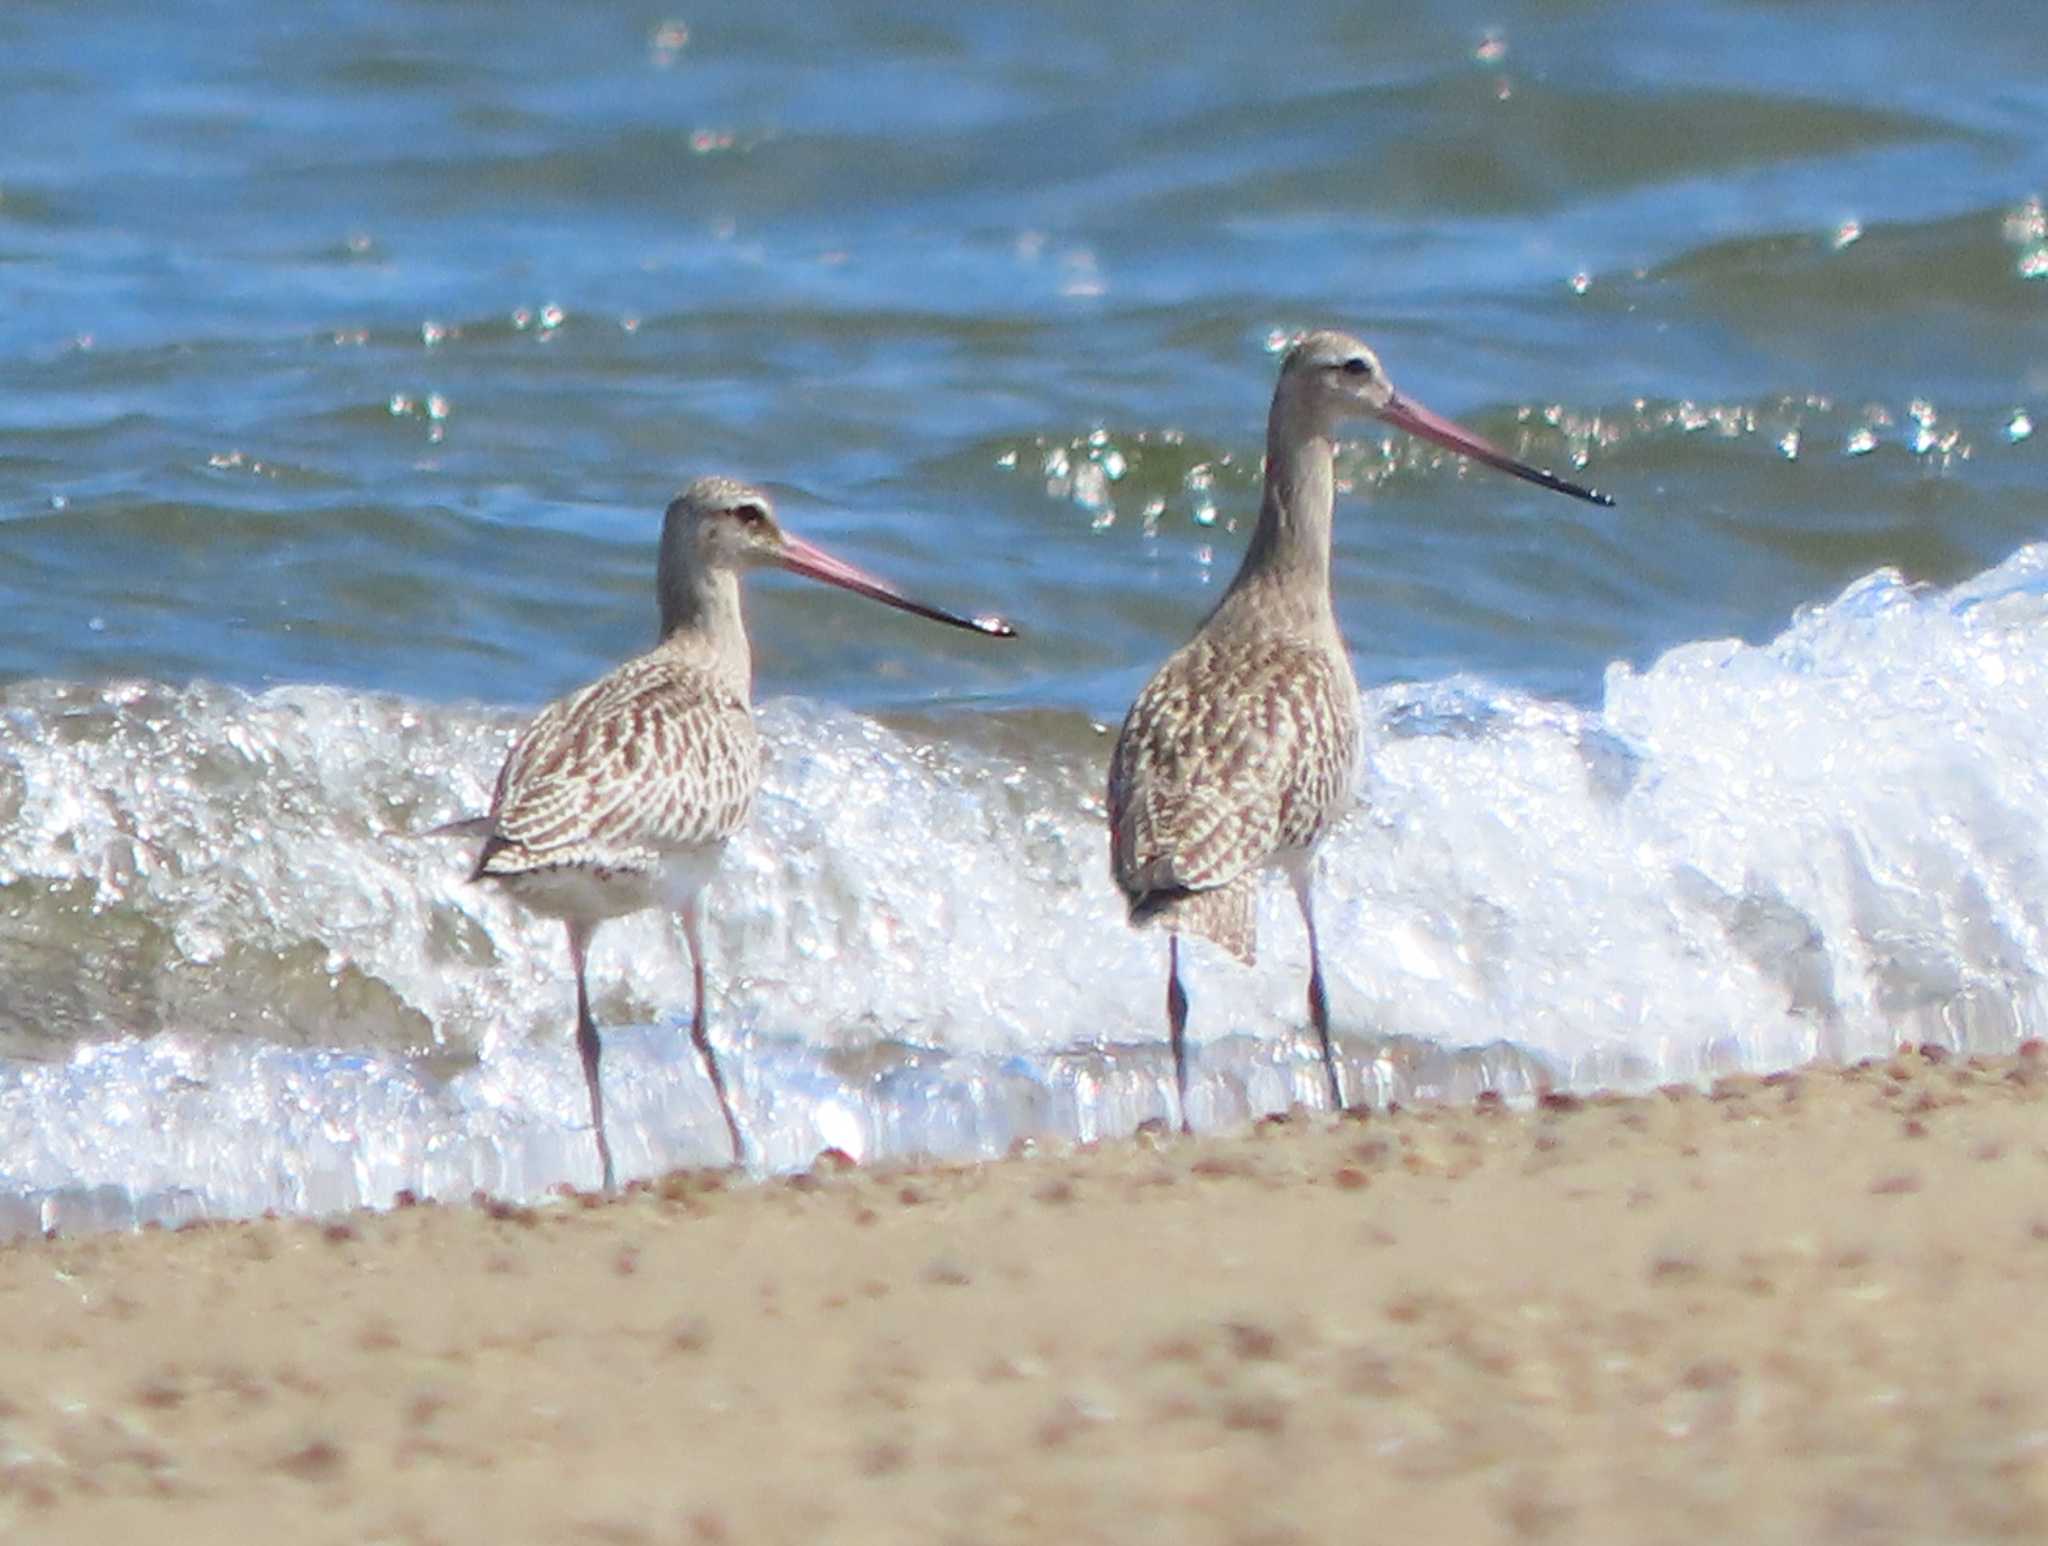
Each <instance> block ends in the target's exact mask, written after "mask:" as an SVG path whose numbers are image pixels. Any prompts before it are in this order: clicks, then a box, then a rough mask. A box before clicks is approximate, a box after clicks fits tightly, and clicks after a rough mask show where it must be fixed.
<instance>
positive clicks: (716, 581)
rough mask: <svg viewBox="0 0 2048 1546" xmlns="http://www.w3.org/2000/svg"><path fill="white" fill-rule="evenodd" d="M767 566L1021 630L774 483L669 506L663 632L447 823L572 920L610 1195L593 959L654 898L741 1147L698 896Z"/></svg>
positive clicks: (731, 766) (757, 760)
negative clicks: (933, 601) (679, 935)
mask: <svg viewBox="0 0 2048 1546" xmlns="http://www.w3.org/2000/svg"><path fill="white" fill-rule="evenodd" d="M769 566H778V567H780V568H783V569H788V570H791V571H793V572H794V573H797V574H801V575H808V576H809V577H811V578H812V579H816V580H823V581H825V582H826V583H828V584H831V585H838V586H842V587H844V588H845V589H847V590H850V591H854V592H856V593H858V594H860V595H862V596H867V597H871V598H872V599H874V600H876V601H881V602H886V603H887V604H888V605H890V606H892V607H900V608H902V609H903V610H904V611H906V612H914V613H916V614H917V615H918V616H920V617H928V618H932V619H934V620H935V621H938V622H942V623H950V624H952V625H953V626H955V627H959V628H968V629H973V630H975V631H976V632H979V633H985V634H992V635H995V636H997V637H1000V638H1008V637H1011V636H1013V635H1014V632H1015V630H1014V629H1012V628H1011V627H1010V625H1009V624H1008V623H1006V622H1004V621H1002V620H1001V619H1000V618H992V617H983V618H966V617H960V616H957V615H956V614H954V613H951V612H946V611H942V610H940V609H939V608H937V607H932V606H927V605H925V604H924V603H923V602H919V601H913V600H911V599H910V598H909V597H907V596H905V595H903V594H902V592H900V591H898V590H896V589H895V588H894V587H893V586H891V585H888V584H886V583H884V582H883V581H881V580H878V579H876V578H874V577H873V576H872V575H868V574H865V573H863V572H862V571H861V570H859V569H856V568H854V567H853V566H852V565H851V564H848V563H845V562H844V561H842V560H840V559H837V558H834V557H832V556H831V555H829V554H827V553H824V552H821V551H820V550H819V549H817V548H815V547H813V546H812V545H811V544H810V543H808V542H805V541H803V540H802V539H801V538H799V537H797V536H795V535H794V534H792V533H791V532H789V531H788V530H786V529H785V528H784V527H783V526H782V525H781V524H780V522H778V521H777V519H776V516H775V507H774V505H773V504H772V503H771V502H770V500H769V498H768V496H767V495H766V494H764V493H762V492H761V491H760V490H759V489H755V488H750V487H748V486H747V485H746V484H744V483H738V482H735V481H734V480H732V479H731V478H699V479H697V480H696V481H695V482H694V483H692V484H691V485H690V486H689V487H688V488H686V489H684V490H683V492H682V493H681V494H679V495H678V496H677V497H676V499H675V500H674V502H673V503H671V504H670V505H669V507H668V512H667V514H666V516H665V517H664V518H663V520H662V526H661V550H660V558H659V564H658V569H657V575H656V592H657V595H658V597H659V600H660V604H661V637H660V641H659V642H658V643H657V644H656V645H655V646H654V648H653V649H651V650H649V651H648V652H647V653H646V654H644V655H640V656H637V657H635V658H634V659H632V660H629V661H627V662H626V663H625V664H624V665H622V666H620V667H618V668H617V669H616V670H614V671H612V672H611V673H610V674H608V675H606V676H604V677H602V678H600V679H599V680H598V681H596V682H593V683H592V684H591V685H590V686H588V687H586V688H584V689H583V690H582V691H581V692H577V693H573V694H571V695H570V696H569V697H566V698H562V699H559V700H557V701H556V702H554V703H551V704H549V705H548V706H547V707H546V708H544V709H542V710H541V711H540V713H539V714H538V715H536V716H535V717H534V719H533V722H532V723H531V724H529V725H528V726H527V727H526V729H525V730H524V731H523V732H522V733H521V734H520V736H519V738H518V740H517V741H515V742H514V743H513V746H512V750H511V752H510V753H509V754H508V755H507V756H506V758H505V764H504V766H503V767H502V768H501V769H500V770H499V773H498V783H497V790H496V792H495V793H494V794H493V795H492V797H491V810H490V814H489V815H488V816H482V817H476V818H472V819H470V820H466V821H458V822H452V823H450V824H449V825H448V826H445V827H442V828H439V829H438V830H439V831H442V832H450V833H462V834H466V835H471V836H478V837H481V838H482V839H483V847H482V849H481V850H480V851H479V852H478V854H477V857H476V864H475V866H474V868H473V869H472V870H471V871H470V879H472V880H488V881H492V882H495V883H496V884H498V885H500V886H502V887H504V888H505V890H506V891H508V892H509V893H510V894H511V895H512V896H513V897H515V898H516V899H517V900H519V901H520V902H522V903H524V904H525V905H526V906H527V907H529V908H531V909H532V910H533V911H535V912H537V913H540V914H542V915H544V916H546V917H550V918H559V919H561V920H562V922H563V923H564V924H565V925H566V926H567V928H568V932H569V963H570V965H571V966H572V967H574V969H575V972H576V1047H577V1050H578V1051H579V1052H580V1053H581V1054H582V1058H583V1078H584V1082H585V1084H586V1085H588V1087H589V1091H590V1121H591V1126H592V1128H593V1129H594V1130H595V1133H596V1137H597V1157H598V1163H599V1166H600V1168H601V1169H602V1171H603V1175H604V1185H605V1189H606V1190H607V1191H610V1190H611V1189H612V1186H613V1170H612V1152H611V1144H610V1142H609V1140H608V1139H607V1138H606V1137H605V1129H604V1094H603V1090H602V1087H601V1086H600V1084H599V1082H598V1059H599V1052H600V1048H599V1043H598V1035H597V1025H596V1022H595V1021H594V1020H593V1019H592V1018H591V1014H590V996H589V992H588V990H587V988H586V987H585V984H584V958H585V955H586V953H587V952H588V950H589V948H590V939H591V935H592V934H593V933H594V932H595V931H596V929H597V926H598V925H599V924H600V923H602V922H604V921H605V920H606V919H607V918H617V917H622V916H624V915H625V914H627V913H635V912H639V911H641V910H642V909H643V908H648V907H662V908H666V909H669V910H671V911H674V912H677V913H679V914H680V915H681V917H682V923H683V938H684V939H685V940H686V941H687V942H688V944H689V947H690V969H691V974H692V976H693V978H694V980H695V1005H696V1007H695V1011H694V1013H693V1014H692V1016H691V1020H690V1036H691V1039H692V1040H693V1041H694V1042H695V1043H696V1047H697V1053H698V1055H699V1056H700V1057H701V1058H702V1059H703V1060H704V1070H705V1072H706V1074H708V1075H709V1077H710V1079H711V1086H712V1089H713V1090H714V1091H715V1092H716V1093H717V1096H718V1104H719V1109H720V1110H721V1111H722V1112H723V1113H724V1115H725V1125H726V1131H727V1133H728V1135H729V1136H730V1138H731V1139H732V1157H733V1163H734V1164H739V1163H741V1162H742V1160H743V1158H744V1146H743V1144H742V1140H741V1137H740V1125H739V1122H738V1120H737V1119H736V1118H735V1117H734V1115H733V1109H732V1101H731V1100H730V1098H729V1097H728V1096H727V1093H726V1088H725V1080H724V1077H723V1076H722V1075H721V1074H720V1072H719V1068H718V1057H717V1054H716V1053H715V1052H714V1051H713V1050H712V1046H711V1038H710V1035H709V1033H708V1032H707V1030H706V1027H705V1010H704V949H703V943H702V939H701V931H700V920H701V902H700V899H699V892H700V891H701V890H702V889H703V887H704V884H705V882H706V881H707V880H709V879H710V878H711V873H712V871H713V870H714V869H715V868H716V867H717V864H718V858H719V855H720V854H721V853H722V852H723V851H724V849H725V845H726V843H727V841H728V840H730V839H731V837H732V835H733V833H734V832H736V831H737V830H738V829H739V827H740V824H741V823H742V822H743V821H745V820H746V816H747V809H748V807H749V806H750V805H751V804H752V803H753V799H754V791H755V790H756V789H757V788H758V787H759V785H760V782H761V741H760V735H759V732H758V731H756V730H755V728H754V716H753V711H752V708H751V705H750V699H751V695H752V678H753V665H752V656H751V652H750V651H749V649H748V645H747V630H746V624H745V621H744V619H743V618H742V616H741V611H740V577H741V576H742V575H743V574H745V573H746V572H747V571H748V570H751V569H759V568H763V567H769Z"/></svg>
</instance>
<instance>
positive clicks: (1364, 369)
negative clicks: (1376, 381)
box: [1344, 354, 1372, 376]
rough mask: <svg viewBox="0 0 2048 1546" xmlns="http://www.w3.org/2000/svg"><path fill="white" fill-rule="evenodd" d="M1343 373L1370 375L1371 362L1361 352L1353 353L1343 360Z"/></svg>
mask: <svg viewBox="0 0 2048 1546" xmlns="http://www.w3.org/2000/svg"><path fill="white" fill-rule="evenodd" d="M1344 374H1345V375H1347V376H1370V375H1371V374H1372V362H1371V361H1369V360H1367V359H1366V358H1365V356H1364V355H1362V354H1354V355H1352V356H1351V358H1350V359H1348V360H1346V361H1345V362H1344Z"/></svg>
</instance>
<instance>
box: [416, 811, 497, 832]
mask: <svg viewBox="0 0 2048 1546" xmlns="http://www.w3.org/2000/svg"><path fill="white" fill-rule="evenodd" d="M412 835H413V836H414V837H489V836H490V835H491V818H490V817H488V816H464V817H461V818H460V819H458V820H455V821H444V822H442V823H441V825H440V826H438V827H429V828H427V829H426V831H424V832H415V833H413V834H412Z"/></svg>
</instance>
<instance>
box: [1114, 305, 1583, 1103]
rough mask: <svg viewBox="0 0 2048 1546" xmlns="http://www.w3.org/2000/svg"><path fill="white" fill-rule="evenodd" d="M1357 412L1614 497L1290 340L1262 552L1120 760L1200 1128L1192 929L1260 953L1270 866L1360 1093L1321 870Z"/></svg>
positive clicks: (1504, 465)
mask: <svg viewBox="0 0 2048 1546" xmlns="http://www.w3.org/2000/svg"><path fill="white" fill-rule="evenodd" d="M1356 418H1373V419H1378V420H1380V421H1381V422H1382V423H1385V424H1390V425H1393V426H1394V427H1395V428H1397V429H1402V430H1406V431H1407V432H1408V433H1409V434H1411V435H1419V436H1421V437H1422V438H1423V439H1425V440H1431V441H1434V442H1436V443H1437V444H1438V445H1440V446H1444V447H1445V448H1447V449H1449V450H1452V451H1456V452H1458V453H1459V454H1460V455H1463V456H1468V457H1470V458H1471V459H1472V460H1474V461H1476V462H1481V463H1484V464H1485V465H1486V466H1488V467H1493V468H1497V469H1499V470H1500V471H1502V472H1506V473H1512V474H1513V475H1514V476H1516V477H1518V478H1526V479H1528V480H1529V481H1530V482H1531V483H1535V484H1539V485H1541V486H1542V487H1544V488H1547V489H1554V490H1555V491H1557V492H1558V493H1560V494H1571V495H1574V496H1576V497H1577V498H1580V499H1586V500H1591V501H1593V502H1594V503H1596V504H1612V503H1613V501H1612V500H1610V499H1609V498H1608V497H1607V496H1606V495H1604V494H1599V493H1595V492H1594V491H1593V490H1592V489H1589V488H1584V487H1581V486H1580V485H1579V484H1576V483H1572V482H1569V481H1568V480H1566V479H1564V478H1560V477H1557V476H1555V475H1554V474H1552V473H1548V472H1543V471H1540V470H1538V469H1537V468H1534V467H1530V466H1528V465H1527V464H1525V463H1523V462H1519V461H1517V460H1515V459H1514V458H1513V457H1511V456H1509V455H1508V454H1507V453H1506V452H1504V451H1501V450H1499V449H1498V448H1497V447H1495V446H1492V445H1490V444H1488V443H1487V442H1486V441H1484V440H1482V439H1480V438H1479V437H1478V436H1477V435H1475V434H1473V433H1472V432H1471V431H1469V430H1465V429H1460V428H1459V427H1458V426H1457V425H1455V424H1452V423H1451V422H1449V421H1448V420H1446V419H1442V418H1439V417H1438V416H1437V415H1436V414H1434V413H1431V412H1430V411H1429V410H1428V409H1426V408H1423V407H1422V406H1421V405H1420V404H1418V403H1415V402H1413V401H1411V400H1410V399H1408V398H1405V397H1403V396H1402V395H1401V394H1400V393H1399V392H1397V391H1396V390H1395V389H1394V386H1393V383H1391V382H1390V381H1388V380H1387V376H1386V372H1385V371H1384V370H1383V369H1381V367H1380V362H1379V359H1378V357H1377V356H1375V355H1374V354H1373V352H1372V350H1370V349H1368V348H1367V347H1366V346H1365V345H1364V344H1363V343H1361V342H1359V341H1358V340H1357V339H1356V338H1352V337H1350V336H1348V335H1347V334H1344V333H1338V332H1316V333H1310V334H1308V335H1307V336H1306V337H1304V338H1303V339H1301V340H1300V341H1299V342H1298V343H1296V344H1295V345H1294V347H1293V348H1292V349H1290V350H1289V351H1288V353H1287V356H1286V358H1285V359H1284V360H1283V361H1282V362H1281V365H1280V379H1279V381H1278V383H1277V384H1276V385H1275V386H1274V388H1273V407H1272V411H1271V413H1270V415H1269V416H1268V418H1267V420H1266V485H1265V493H1264V497H1263V499H1262V501H1261V503H1260V506H1259V520H1258V525H1257V527H1256V528H1254V530H1253V532H1252V537H1251V542H1250V545H1249V546H1248V547H1247V548H1246V550H1245V555H1244V562H1243V564H1242V565H1241V566H1240V567H1239V568H1238V571H1237V578H1236V579H1234V580H1232V581H1231V582H1230V588H1229V589H1228V590H1227V591H1225V592H1224V594H1223V599H1222V600H1221V601H1219V602H1218V603H1217V605H1216V609H1215V610H1214V611H1213V612H1211V613H1210V614H1209V617H1208V620H1207V621H1206V622H1204V623H1203V624H1202V626H1201V628H1200V629H1199V630H1198V631H1197V632H1196V634H1195V636H1194V638H1192V639H1191V640H1189V641H1188V643H1187V644H1185V645H1183V646H1182V647H1181V648H1180V649H1179V650H1178V651H1176V652H1175V653H1174V654H1173V655H1171V656H1169V657H1168V658H1167V661H1166V664H1165V665H1163V666H1161V667H1160V668H1159V671H1158V674H1157V675H1155V676H1154V677H1153V678H1152V680H1151V682H1149V683H1148V684H1147V685H1146V687H1145V690H1144V691H1143V692H1142V693H1140V694H1139V695H1138V701H1137V702H1136V703H1134V704H1133V705H1132V706H1131V712H1130V714H1129V715H1128V716H1126V718H1125V720H1124V725H1123V730H1122V732H1121V734H1119V735H1118V737H1117V743H1116V752H1115V754H1114V755H1113V757H1112V758H1111V760H1110V768H1109V832H1110V863H1111V867H1112V869H1113V870H1114V871H1115V874H1116V881H1117V885H1118V886H1120V887H1121V888H1122V890H1123V893H1124V896H1125V897H1126V898H1127V899H1128V901H1129V903H1130V918H1131V922H1132V923H1133V924H1136V925H1151V926H1154V927H1159V928H1164V929H1165V930H1167V931H1168V933H1167V947H1166V950H1167V954H1166V962H1167V965H1166V1023H1167V1033H1168V1037H1169V1039H1170V1041H1171V1044H1172V1047H1173V1077H1174V1090H1175V1094H1176V1097H1177V1104H1178V1106H1179V1108H1180V1125H1181V1130H1182V1131H1183V1132H1186V1131H1187V1130H1188V1117H1187V1093H1188V1073H1187V1042H1186V1033H1187V1013H1188V1000H1187V993H1186V991H1185V990H1184V989H1183V988H1182V986H1181V980H1180V936H1181V935H1182V934H1183V933H1191V934H1198V935H1200V936H1202V937H1203V938H1205V939H1208V940H1210V941H1212V942H1214V943H1215V944H1218V945H1221V946H1222V947H1223V948H1224V949H1225V950H1228V951H1229V952H1230V953H1231V954H1232V955H1234V956H1236V957H1237V958H1238V959H1239V960H1240V961H1243V962H1244V963H1245V964H1246V965H1250V964H1252V962H1253V961H1254V959H1255V958H1256V955H1257V949H1258V934H1257V922H1256V915H1255V912H1254V907H1255V904H1256V902H1257V899H1258V881H1259V877H1260V875H1261V874H1262V873H1263V872H1264V871H1265V870H1266V869H1268V868H1279V869H1281V870H1284V871H1285V872H1286V874H1287V876H1288V878H1289V879H1290V880H1291V881H1292V882H1293V885H1294V895H1295V899H1296V901H1297V902H1299V904H1300V906H1301V919H1302V922H1303V924H1304V925H1305V926H1306V927H1307V930H1308V958H1309V977H1308V1014H1309V1020H1310V1022H1311V1023H1312V1024H1313V1025H1314V1026H1315V1029H1316V1035H1317V1037H1318V1039H1319V1040H1320V1041H1321V1043H1322V1054H1323V1068H1324V1071H1325V1073H1326V1074H1327V1075H1328V1077H1329V1084H1330V1101H1331V1104H1332V1105H1333V1106H1336V1107H1341V1106H1342V1105H1343V1104H1344V1086H1343V1081H1342V1080H1341V1078H1340V1077H1339V1075H1338V1071H1337V1060H1336V1056H1335V1054H1334V1052H1333V1051H1332V1050H1331V1046H1330V1006H1329V999H1328V997H1327V995H1326V994H1325V993H1324V991H1323V968H1322V958H1321V955H1320V953H1319V951H1318V948H1317V943H1316V925H1315V916H1314V913H1313V912H1312V910H1311V909H1310V906H1309V870H1310V865H1311V862H1312V860H1313V859H1314V856H1315V850H1316V845H1317V844H1319V843H1320V842H1321V841H1322V840H1323V838H1324V836H1325V835H1326V834H1327V833H1328V832H1329V830H1330V828H1331V827H1332V826H1333V825H1334V824H1335V823H1336V821H1337V818H1338V817H1339V816H1340V815H1341V814H1342V813H1343V812H1344V810H1345V808H1346V807H1347V806H1348V805H1349V803H1350V801H1351V796H1352V786H1353V781H1354V778H1355V775H1356V772H1357V766H1358V756H1359V730H1360V726H1359V705H1358V682H1357V679H1356V678H1355V677H1354V676H1353V675H1352V671H1351V657H1350V655H1349V654H1348V653H1347V652H1346V650H1345V648H1344V641H1343V639H1342V638H1341V637H1340V636H1339V634H1338V632H1337V618H1336V613H1335V611H1334V609H1333V607H1332V604H1331V599H1330V517H1331V511H1332V506H1333V505H1334V503H1335V476H1336V475H1335V456H1336V437H1337V430H1338V426H1339V424H1340V423H1342V422H1343V421H1344V420H1346V419H1356Z"/></svg>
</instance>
